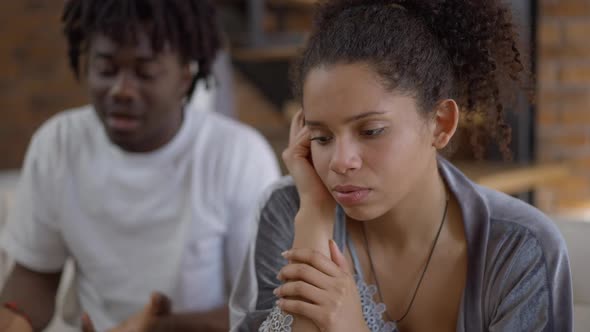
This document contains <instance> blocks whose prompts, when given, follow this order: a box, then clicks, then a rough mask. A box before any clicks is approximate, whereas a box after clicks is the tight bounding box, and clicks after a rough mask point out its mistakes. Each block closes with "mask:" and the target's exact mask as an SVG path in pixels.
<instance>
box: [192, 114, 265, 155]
mask: <svg viewBox="0 0 590 332" xmlns="http://www.w3.org/2000/svg"><path fill="white" fill-rule="evenodd" d="M194 125H195V126H196V127H197V128H195V129H197V130H195V131H196V132H201V133H205V135H206V137H207V139H208V140H214V141H215V142H216V143H215V144H216V145H219V144H227V145H230V146H238V147H240V148H241V149H252V148H253V147H256V145H258V144H260V143H265V144H266V143H267V142H266V139H265V138H264V137H263V136H262V134H260V132H259V131H257V130H256V129H254V128H253V127H251V126H250V125H248V124H245V123H242V122H239V121H237V120H235V119H232V118H229V117H227V116H225V115H223V114H218V113H215V112H203V113H202V114H199V115H197V120H196V121H194ZM195 134H197V133H195ZM253 144H254V145H253Z"/></svg>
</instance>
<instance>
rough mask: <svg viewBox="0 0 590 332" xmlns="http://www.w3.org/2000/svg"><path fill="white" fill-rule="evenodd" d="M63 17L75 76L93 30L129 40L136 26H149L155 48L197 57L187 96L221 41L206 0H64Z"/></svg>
mask: <svg viewBox="0 0 590 332" xmlns="http://www.w3.org/2000/svg"><path fill="white" fill-rule="evenodd" d="M62 22H63V31H64V34H65V36H66V38H67V41H68V49H69V50H68V57H69V61H70V66H71V68H72V70H73V71H74V74H75V75H76V77H78V78H79V76H80V57H81V56H83V55H85V54H86V52H88V47H89V43H90V42H91V38H92V37H93V36H94V34H96V33H101V34H104V35H106V36H107V37H109V38H110V39H112V40H114V41H115V42H117V43H119V44H128V43H134V42H135V41H136V38H137V32H138V31H139V30H140V29H148V30H147V31H148V33H149V35H150V37H151V42H152V47H153V48H154V51H155V52H156V53H157V52H160V51H161V50H162V49H163V47H164V46H166V45H168V46H170V47H171V48H172V49H173V50H175V51H177V52H178V53H179V55H180V58H181V61H183V62H184V63H190V62H197V63H198V66H199V71H198V73H197V74H196V75H195V77H194V78H193V82H192V84H191V86H190V89H189V91H188V95H189V96H190V95H191V94H192V92H193V90H194V87H195V84H196V83H197V81H198V80H199V79H206V78H208V77H209V75H210V74H211V68H212V66H213V61H214V59H215V56H216V53H217V51H218V49H219V48H220V45H221V40H220V35H219V30H218V27H217V23H216V19H215V8H214V7H213V5H212V3H211V2H210V1H209V0H68V1H66V4H65V7H64V11H63V15H62Z"/></svg>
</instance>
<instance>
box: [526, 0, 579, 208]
mask: <svg viewBox="0 0 590 332" xmlns="http://www.w3.org/2000/svg"><path fill="white" fill-rule="evenodd" d="M539 6H540V8H539V12H540V18H539V29H538V55H539V58H538V83H539V90H538V118H537V121H538V122H537V124H538V127H537V133H538V137H537V138H538V144H537V146H538V151H537V153H538V157H539V159H540V160H541V161H563V162H568V163H570V164H571V165H572V175H571V177H570V178H569V179H564V180H563V181H560V182H559V183H555V184H551V185H548V186H546V187H543V188H541V190H540V191H539V193H538V202H537V203H538V205H539V206H540V207H541V208H542V209H543V210H546V211H551V212H556V211H559V210H562V209H569V208H577V207H586V206H590V204H589V203H590V1H589V0H541V1H539Z"/></svg>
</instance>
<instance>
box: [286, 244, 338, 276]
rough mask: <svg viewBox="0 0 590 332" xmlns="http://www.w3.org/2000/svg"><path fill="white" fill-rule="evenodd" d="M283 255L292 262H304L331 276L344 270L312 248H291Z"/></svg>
mask: <svg viewBox="0 0 590 332" xmlns="http://www.w3.org/2000/svg"><path fill="white" fill-rule="evenodd" d="M283 257H285V258H286V259H288V260H289V261H292V262H297V263H304V264H307V265H310V266H312V267H314V268H315V269H316V270H318V271H320V272H322V273H323V274H326V275H328V276H330V277H337V276H339V275H341V273H342V270H341V269H340V267H338V265H336V263H334V262H332V260H331V259H330V258H328V257H326V256H325V255H324V254H322V253H321V252H319V251H317V250H315V249H310V248H299V249H297V248H296V249H291V250H288V251H286V252H284V253H283Z"/></svg>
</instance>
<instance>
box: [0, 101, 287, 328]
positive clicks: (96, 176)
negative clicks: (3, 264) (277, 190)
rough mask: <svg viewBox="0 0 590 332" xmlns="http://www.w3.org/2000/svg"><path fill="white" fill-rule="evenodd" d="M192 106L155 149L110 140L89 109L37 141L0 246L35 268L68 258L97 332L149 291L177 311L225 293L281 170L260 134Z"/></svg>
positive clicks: (46, 128) (205, 305) (60, 121)
mask: <svg viewBox="0 0 590 332" xmlns="http://www.w3.org/2000/svg"><path fill="white" fill-rule="evenodd" d="M191 109H192V111H188V110H187V111H186V112H185V113H186V115H185V120H184V122H183V125H182V127H181V129H180V130H179V132H178V133H177V134H176V136H175V137H174V138H173V139H172V141H170V142H169V143H168V144H167V145H165V146H163V147H162V148H160V149H158V150H156V151H154V152H151V153H129V152H125V151H123V150H122V149H120V148H119V147H118V146H116V145H114V144H112V143H111V142H110V141H109V139H108V138H107V136H106V133H105V131H104V129H103V127H102V125H101V123H100V122H99V120H98V118H97V116H96V115H95V113H94V111H93V109H92V108H91V107H89V106H86V107H83V108H80V109H77V110H73V111H67V112H63V113H60V114H58V115H57V116H55V117H54V118H52V119H51V120H49V121H48V122H47V123H45V124H44V125H43V126H42V128H41V129H40V130H39V131H38V132H37V133H36V134H35V136H34V137H33V140H32V142H31V144H30V147H29V150H28V152H27V157H26V160H25V166H24V169H23V172H22V178H21V180H20V184H19V188H18V194H17V199H16V202H15V203H16V205H15V206H14V208H13V209H12V210H11V213H10V216H9V221H8V225H7V227H6V229H5V231H4V232H3V235H2V246H3V247H4V248H5V249H6V251H7V252H8V253H9V254H10V255H11V256H12V257H14V259H15V260H16V261H17V262H18V263H20V264H21V265H23V266H25V267H28V268H30V269H32V270H35V271H39V272H55V271H59V270H61V269H62V267H63V265H64V262H65V261H66V259H67V258H68V257H72V258H73V259H74V261H75V264H76V271H77V276H78V277H77V280H76V285H77V287H78V298H79V301H80V304H81V306H82V308H83V310H85V311H86V312H88V313H89V314H90V316H91V317H92V319H93V321H94V323H95V325H96V327H97V329H98V330H105V329H107V328H110V327H112V326H114V325H116V324H117V323H120V322H121V321H124V320H125V319H127V318H128V317H129V316H131V315H133V314H135V313H136V312H138V311H139V310H140V309H141V308H142V307H143V306H144V305H145V304H146V303H147V301H148V299H149V296H150V293H151V292H152V291H160V292H163V293H165V294H167V295H169V296H170V297H171V298H172V301H173V306H174V311H177V312H180V311H206V310H211V309H214V308H217V307H220V306H222V305H224V304H225V303H226V302H227V298H228V296H229V293H230V285H232V284H233V282H234V280H235V278H236V275H237V273H238V270H239V268H240V265H241V263H242V261H243V259H244V255H245V253H246V249H247V246H248V241H249V239H250V237H251V231H252V225H253V223H254V221H255V220H254V216H253V213H254V211H255V210H256V208H257V207H258V205H257V204H258V200H259V198H260V195H261V194H262V192H263V191H264V189H265V188H266V187H267V186H268V185H269V184H270V183H271V182H273V181H274V180H276V179H277V178H278V177H279V169H278V165H277V161H276V159H275V156H274V154H273V152H272V150H271V148H270V146H269V145H268V143H267V142H266V141H265V140H264V139H263V138H262V136H261V135H260V134H258V133H257V132H256V131H254V130H253V129H251V128H248V127H246V126H245V125H242V124H239V123H237V122H235V121H233V120H230V119H227V118H225V117H223V116H221V115H218V114H216V113H213V112H202V111H195V110H194V108H191Z"/></svg>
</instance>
